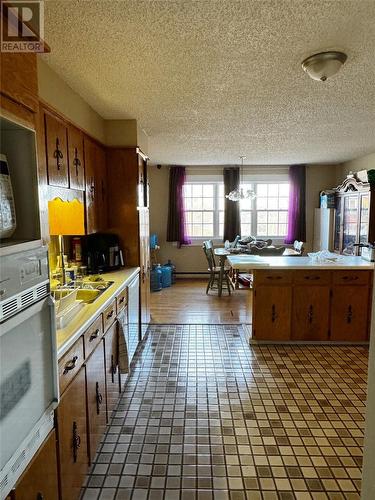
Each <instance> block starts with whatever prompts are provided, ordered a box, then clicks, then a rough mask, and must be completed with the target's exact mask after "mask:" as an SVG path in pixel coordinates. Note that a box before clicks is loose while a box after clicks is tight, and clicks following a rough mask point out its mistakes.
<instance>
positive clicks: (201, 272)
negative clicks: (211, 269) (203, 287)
mask: <svg viewBox="0 0 375 500" xmlns="http://www.w3.org/2000/svg"><path fill="white" fill-rule="evenodd" d="M174 274H175V275H176V276H179V275H181V274H194V275H201V276H207V275H208V274H209V273H208V272H207V271H191V272H189V271H187V272H182V271H179V272H176V273H174Z"/></svg>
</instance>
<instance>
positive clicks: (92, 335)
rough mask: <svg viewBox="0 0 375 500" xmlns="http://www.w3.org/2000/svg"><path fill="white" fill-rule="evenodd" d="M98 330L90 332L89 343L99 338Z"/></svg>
mask: <svg viewBox="0 0 375 500" xmlns="http://www.w3.org/2000/svg"><path fill="white" fill-rule="evenodd" d="M99 333H100V330H99V328H97V329H96V330H95V332H92V334H91V335H90V338H89V342H92V341H93V340H95V339H97V338H98V337H99Z"/></svg>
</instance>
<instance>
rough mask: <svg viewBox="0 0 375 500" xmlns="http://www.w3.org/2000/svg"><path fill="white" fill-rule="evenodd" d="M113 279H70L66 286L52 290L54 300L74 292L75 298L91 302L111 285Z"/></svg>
mask: <svg viewBox="0 0 375 500" xmlns="http://www.w3.org/2000/svg"><path fill="white" fill-rule="evenodd" d="M113 283H114V282H113V281H104V280H103V281H88V280H87V281H72V282H71V283H69V284H68V285H66V286H63V287H60V288H56V289H55V290H53V291H52V294H53V297H54V299H55V300H61V299H62V298H63V297H67V296H69V295H70V294H71V293H72V292H76V296H75V300H81V301H83V302H86V303H87V304H91V303H92V302H95V300H96V299H98V298H99V297H100V296H101V294H102V293H103V292H105V291H106V290H108V288H109V287H110V286H111V285H113Z"/></svg>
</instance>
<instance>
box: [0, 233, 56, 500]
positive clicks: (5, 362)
mask: <svg viewBox="0 0 375 500" xmlns="http://www.w3.org/2000/svg"><path fill="white" fill-rule="evenodd" d="M35 245H37V243H36V242H35ZM30 246H31V247H32V245H31V244H30V243H29V245H28V249H26V250H25V247H23V250H22V251H17V252H16V253H15V247H13V248H12V249H11V248H10V247H8V249H9V253H7V248H2V249H1V252H0V499H1V500H3V499H4V498H5V497H6V496H7V494H8V493H9V491H10V490H11V489H12V487H13V486H14V485H15V483H16V481H17V480H18V478H19V477H20V475H21V474H22V472H23V471H24V470H25V468H26V466H27V465H28V463H29V462H30V460H31V459H32V457H33V455H34V454H35V452H36V451H37V449H38V448H39V446H40V445H41V444H42V443H43V441H44V439H45V438H46V437H47V435H48V434H49V432H50V431H51V429H52V428H53V410H54V408H55V407H56V405H57V403H58V399H59V393H58V365H57V350H56V329H55V311H54V302H53V300H52V299H51V297H50V295H49V280H48V257H47V249H46V248H45V247H40V246H36V247H35V248H30ZM21 247H22V245H20V246H18V249H20V248H21Z"/></svg>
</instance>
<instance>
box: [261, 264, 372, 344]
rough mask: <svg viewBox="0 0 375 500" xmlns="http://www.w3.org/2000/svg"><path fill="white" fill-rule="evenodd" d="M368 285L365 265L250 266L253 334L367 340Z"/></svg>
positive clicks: (263, 337)
mask: <svg viewBox="0 0 375 500" xmlns="http://www.w3.org/2000/svg"><path fill="white" fill-rule="evenodd" d="M371 291H372V275H371V271H365V270H351V269H348V270H340V269H338V270H334V271H331V270H329V271H328V270H315V269H314V270H312V269H307V270H303V269H301V270H299V269H298V270H297V269H294V270H293V269H290V270H281V271H280V270H277V269H271V270H268V271H267V270H265V271H264V270H256V271H255V272H254V293H253V296H252V306H253V337H254V339H255V340H270V341H311V342H315V341H316V342H322V341H342V342H362V341H367V340H368V338H369V324H370V319H371V301H370V297H371Z"/></svg>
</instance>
